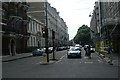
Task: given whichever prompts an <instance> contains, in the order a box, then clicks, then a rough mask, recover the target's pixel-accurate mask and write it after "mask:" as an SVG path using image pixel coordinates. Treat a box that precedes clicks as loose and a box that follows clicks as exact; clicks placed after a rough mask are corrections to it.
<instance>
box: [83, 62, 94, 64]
mask: <svg viewBox="0 0 120 80" xmlns="http://www.w3.org/2000/svg"><path fill="white" fill-rule="evenodd" d="M84 63H85V64H86V63H90V64H92V63H93V62H84Z"/></svg>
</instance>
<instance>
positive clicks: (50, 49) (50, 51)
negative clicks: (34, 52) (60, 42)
mask: <svg viewBox="0 0 120 80" xmlns="http://www.w3.org/2000/svg"><path fill="white" fill-rule="evenodd" d="M43 50H44V52H45V50H46V48H43ZM48 52H49V53H52V52H53V47H49V48H48Z"/></svg>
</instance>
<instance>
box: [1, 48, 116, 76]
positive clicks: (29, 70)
mask: <svg viewBox="0 0 120 80" xmlns="http://www.w3.org/2000/svg"><path fill="white" fill-rule="evenodd" d="M50 57H51V56H50ZM56 58H59V60H58V61H56V62H55V63H54V64H49V65H41V64H40V62H41V56H36V57H29V58H24V59H19V60H14V61H9V62H3V63H2V71H3V72H2V77H3V78H118V67H117V66H115V65H109V64H108V63H106V62H105V61H104V60H103V59H101V58H100V57H99V56H98V55H97V54H96V53H92V59H88V58H87V57H85V51H84V50H83V49H82V58H76V59H75V58H71V59H67V50H63V51H58V52H56ZM50 59H52V58H50Z"/></svg>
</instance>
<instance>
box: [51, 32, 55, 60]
mask: <svg viewBox="0 0 120 80" xmlns="http://www.w3.org/2000/svg"><path fill="white" fill-rule="evenodd" d="M54 39H55V32H54V31H53V30H52V42H53V60H55V41H54Z"/></svg>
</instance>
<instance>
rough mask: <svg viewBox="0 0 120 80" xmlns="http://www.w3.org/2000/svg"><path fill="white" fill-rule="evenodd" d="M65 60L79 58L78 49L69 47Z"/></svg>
mask: <svg viewBox="0 0 120 80" xmlns="http://www.w3.org/2000/svg"><path fill="white" fill-rule="evenodd" d="M67 58H81V51H80V49H79V48H78V47H70V49H69V50H68V53H67Z"/></svg>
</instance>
